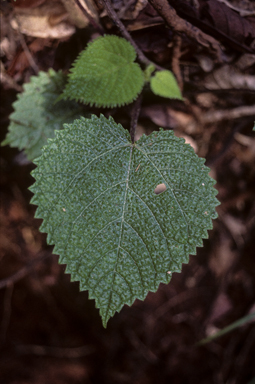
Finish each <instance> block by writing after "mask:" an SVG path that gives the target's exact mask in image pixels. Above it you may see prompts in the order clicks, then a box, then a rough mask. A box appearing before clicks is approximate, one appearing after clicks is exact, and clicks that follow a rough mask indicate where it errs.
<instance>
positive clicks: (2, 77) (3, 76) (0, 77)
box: [0, 61, 23, 92]
mask: <svg viewBox="0 0 255 384" xmlns="http://www.w3.org/2000/svg"><path fill="white" fill-rule="evenodd" d="M0 82H1V83H3V84H4V83H5V84H7V85H8V86H9V87H10V88H13V89H15V91H17V92H22V91H23V88H22V87H21V86H20V85H19V84H17V83H16V81H15V80H14V79H13V78H12V77H11V76H9V75H8V74H7V73H6V71H5V68H4V65H3V63H2V61H0Z"/></svg>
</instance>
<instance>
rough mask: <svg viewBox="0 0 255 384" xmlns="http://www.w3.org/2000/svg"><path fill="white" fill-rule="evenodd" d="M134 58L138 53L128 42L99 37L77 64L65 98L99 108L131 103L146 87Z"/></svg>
mask: <svg viewBox="0 0 255 384" xmlns="http://www.w3.org/2000/svg"><path fill="white" fill-rule="evenodd" d="M135 58H136V52H135V50H134V48H133V47H132V45H131V44H130V43H129V42H128V41H127V40H125V39H123V38H121V37H118V36H109V35H108V36H104V37H99V38H98V39H96V40H94V41H93V42H91V43H90V44H88V47H87V48H86V49H85V50H84V51H83V52H82V53H81V54H80V56H79V57H78V59H77V60H76V62H75V63H74V66H73V68H72V69H71V73H70V75H69V81H68V84H67V86H66V88H65V90H64V93H63V96H62V97H63V98H64V99H67V98H69V99H73V100H76V101H80V102H83V103H85V104H91V105H93V104H94V105H96V106H98V107H116V106H121V105H124V104H128V103H131V102H132V101H133V100H134V99H135V98H136V97H137V95H138V94H139V92H141V90H142V87H143V85H144V74H143V72H142V70H141V68H140V66H139V65H138V64H137V63H134V60H135Z"/></svg>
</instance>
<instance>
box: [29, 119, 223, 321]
mask: <svg viewBox="0 0 255 384" xmlns="http://www.w3.org/2000/svg"><path fill="white" fill-rule="evenodd" d="M36 164H37V168H36V169H35V170H34V171H33V173H32V174H33V177H34V178H35V179H36V182H35V184H34V185H33V186H32V187H31V190H32V191H33V192H34V197H33V199H32V203H33V204H36V205H38V208H37V211H36V217H38V218H42V219H43V224H42V226H41V228H40V229H41V231H42V232H47V233H48V237H47V241H48V243H49V244H55V248H54V252H55V253H57V254H59V255H60V259H59V261H60V262H61V263H64V264H67V268H66V272H67V273H70V274H71V279H72V280H73V281H77V280H78V281H80V289H81V290H85V289H86V290H89V297H90V298H91V299H92V298H93V299H95V300H96V306H97V307H98V308H100V314H101V316H102V320H103V324H104V326H106V324H107V321H108V319H109V318H110V317H111V316H113V315H114V313H115V312H116V311H120V310H121V308H122V307H123V305H124V304H128V305H131V304H132V303H133V302H134V300H135V299H136V298H138V299H141V300H143V299H144V298H145V297H146V295H147V293H148V292H149V291H153V292H155V291H156V290H157V288H158V285H159V283H161V282H163V283H168V282H169V281H170V279H171V275H172V273H173V272H180V271H181V268H182V263H187V262H188V259H189V254H196V247H197V246H200V247H201V246H202V245H203V243H202V238H207V237H208V235H207V230H208V229H211V228H212V223H211V219H212V218H215V217H216V216H217V214H216V212H215V206H216V205H218V200H217V199H216V198H215V195H216V193H217V191H216V190H215V189H214V188H213V185H214V180H213V179H211V178H210V177H209V176H208V171H209V168H207V167H206V166H205V165H204V159H201V158H199V157H198V156H197V155H196V154H195V153H194V150H193V149H192V148H191V146H190V145H188V144H185V141H184V139H181V138H177V137H175V136H174V134H173V132H172V131H165V132H164V131H163V130H161V131H160V132H154V133H152V134H151V135H150V136H142V137H141V138H140V140H139V141H138V142H136V143H135V144H132V143H131V141H130V136H129V133H128V132H127V131H126V130H124V128H123V127H122V126H121V125H120V124H116V123H115V122H114V120H113V119H112V118H110V119H109V120H107V119H106V118H105V117H104V116H102V115H101V117H100V118H97V117H96V116H92V118H91V119H90V120H89V119H84V118H82V119H81V120H76V121H75V122H74V123H73V124H71V125H67V126H66V128H65V129H64V130H63V131H57V132H56V138H55V139H51V140H49V144H48V146H46V147H44V149H43V154H42V156H41V157H40V158H39V159H37V160H36ZM160 184H164V185H165V187H166V188H164V191H161V192H160V193H159V194H157V193H156V192H155V189H156V187H157V186H158V185H160Z"/></svg>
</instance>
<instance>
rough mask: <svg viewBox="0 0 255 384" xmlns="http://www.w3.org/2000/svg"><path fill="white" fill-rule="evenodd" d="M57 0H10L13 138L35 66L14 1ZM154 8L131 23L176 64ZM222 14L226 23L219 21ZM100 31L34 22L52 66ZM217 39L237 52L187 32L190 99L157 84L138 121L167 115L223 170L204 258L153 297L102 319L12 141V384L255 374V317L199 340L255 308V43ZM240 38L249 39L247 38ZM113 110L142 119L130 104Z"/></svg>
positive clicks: (7, 314)
mask: <svg viewBox="0 0 255 384" xmlns="http://www.w3.org/2000/svg"><path fill="white" fill-rule="evenodd" d="M56 2H57V1H55V2H54V3H56ZM43 3H45V1H42V0H41V1H39V0H38V1H28V0H26V1H23V2H21V1H17V3H16V4H14V2H13V4H10V3H7V2H2V3H1V15H2V23H1V42H3V41H5V43H4V44H2V43H1V44H2V45H1V60H2V63H3V67H2V69H1V74H2V83H1V105H0V112H1V120H0V123H1V132H0V133H1V137H0V139H1V141H2V140H3V139H4V137H5V135H6V132H7V128H8V123H9V120H8V116H9V115H10V113H11V112H12V111H13V109H12V103H13V102H14V101H15V100H16V97H17V92H18V91H20V90H21V87H22V84H23V83H24V82H27V81H29V78H30V76H31V75H34V74H35V70H34V69H33V68H32V67H31V62H30V61H29V58H28V56H27V53H26V50H24V44H23V45H22V44H21V35H20V32H18V31H15V30H14V29H13V28H12V27H11V24H10V20H11V19H12V17H13V11H14V10H13V8H14V6H15V7H16V10H17V8H19V7H20V8H22V7H23V6H25V9H27V13H28V14H29V12H30V10H31V9H34V8H37V7H38V9H40V6H41V5H42V4H43ZM136 3H137V2H135V1H134V2H133V3H132V4H131V3H130V4H131V5H130V7H129V8H128V9H129V10H130V9H131V10H132V9H134V6H135V4H136ZM173 3H174V2H173ZM186 3H189V4H191V2H189V1H187V2H186ZM202 3H203V2H201V1H200V4H202ZM232 3H233V4H234V5H235V6H240V4H241V2H239V3H238V2H232ZM125 4H126V2H116V3H115V8H116V10H118V11H120V10H123V9H124V8H123V7H124V5H125ZM211 4H212V2H210V5H211ZM244 4H245V2H244ZM247 4H248V5H249V4H250V3H249V1H247ZM132 7H133V8H132ZM248 8H249V7H248ZM23 9H24V8H23ZM208 9H209V10H208ZM208 9H207V10H208V12H210V9H211V8H208ZM100 12H101V11H100ZM122 13H123V14H124V15H125V12H124V11H123V12H122ZM237 15H239V14H238V13H237ZM184 16H185V15H183V14H182V17H184ZM213 16H214V14H212V15H211V19H212V20H213ZM153 17H158V15H157V14H156V13H155V11H154V10H153V9H152V7H150V6H147V8H146V7H145V8H144V9H143V10H142V11H141V13H140V16H137V17H136V18H135V16H134V15H133V19H132V15H131V16H130V18H129V19H127V20H126V21H125V19H124V17H123V19H124V22H125V23H126V25H127V26H129V28H130V25H131V26H132V25H135V23H137V22H138V21H139V22H140V25H142V26H140V29H137V30H136V31H134V32H132V36H133V37H134V38H135V40H136V41H137V43H139V44H140V47H141V48H142V49H143V51H144V53H145V54H146V55H147V56H148V57H150V59H151V60H154V61H156V62H157V63H158V64H159V65H161V66H163V67H165V68H170V69H171V65H172V64H171V63H172V57H173V55H174V54H175V52H176V43H175V40H174V35H173V33H172V32H171V30H170V29H168V28H166V27H165V25H164V23H163V21H162V20H161V23H159V24H158V25H152V24H153V22H152V19H153ZM198 17H200V18H201V17H202V16H201V15H200V16H199V15H198ZM248 19H249V18H248ZM253 19H254V18H253ZM250 20H252V17H251V18H250ZM200 22H201V20H200ZM101 23H102V24H103V25H104V27H105V29H106V30H107V31H108V32H111V33H117V30H116V29H115V28H114V27H113V25H112V24H111V22H110V20H109V19H108V18H107V17H106V16H102V17H101ZM146 23H147V24H146ZM211 23H213V21H211ZM145 25H146V26H145ZM148 25H149V27H148ZM214 27H215V28H216V29H217V28H219V26H218V25H215V23H214ZM229 28H230V27H229ZM233 28H234V27H233ZM230 29H231V28H230ZM211 33H212V32H211ZM95 35H96V31H95V29H94V27H92V26H88V27H87V28H85V29H77V30H76V32H75V33H74V34H73V35H72V36H70V37H68V38H65V39H63V38H61V37H59V38H55V39H51V38H40V37H33V36H27V35H25V34H22V36H23V39H24V41H25V44H26V47H27V48H28V50H29V52H30V53H31V55H32V58H33V60H34V62H35V63H36V66H37V67H38V69H39V70H45V71H46V70H48V68H50V67H53V68H54V69H56V70H58V69H63V70H64V71H66V72H67V71H68V69H69V67H70V65H71V63H72V61H73V60H74V59H75V57H76V56H77V54H78V53H79V52H80V51H81V50H82V49H83V48H84V47H85V46H86V43H87V42H88V41H89V40H90V39H91V38H92V36H95ZM217 38H218V39H219V41H221V44H223V45H222V46H223V48H224V52H225V54H226V57H227V59H226V58H225V59H224V60H223V62H221V63H220V62H218V61H217V58H215V55H214V53H213V51H212V50H211V49H210V48H208V49H205V48H204V47H201V46H200V45H199V44H198V43H197V44H196V43H195V42H194V41H193V40H190V39H189V37H188V36H185V35H182V36H181V41H182V47H181V51H182V54H181V57H180V60H179V61H178V65H179V68H180V71H181V75H182V80H183V82H184V88H183V94H184V97H185V102H179V101H171V100H170V101H169V100H166V99H163V98H160V97H156V96H153V95H152V94H151V93H150V92H149V91H147V93H146V94H145V97H144V101H143V105H142V110H141V115H140V116H141V117H140V120H139V127H138V130H137V132H138V133H139V132H145V133H150V132H151V131H152V130H155V129H158V125H161V126H163V127H164V128H165V129H174V130H175V133H176V134H177V135H178V136H184V137H185V138H186V139H187V140H188V141H189V142H190V143H191V144H192V146H193V147H194V148H195V150H196V152H197V153H198V155H199V156H203V157H206V160H207V164H208V165H209V166H210V167H211V175H212V177H214V178H215V179H216V181H217V184H216V188H217V190H218V192H219V193H218V196H217V197H218V199H219V200H220V202H221V205H220V206H219V207H218V208H217V211H218V215H219V217H218V219H216V220H214V228H213V230H211V231H209V239H207V240H204V247H203V248H199V249H198V250H197V256H191V257H190V262H189V264H188V265H184V266H183V270H182V272H181V273H180V274H176V273H175V274H173V278H172V280H171V282H170V284H168V285H163V284H161V285H160V287H159V290H158V292H156V293H149V294H148V296H147V298H146V299H145V301H144V302H141V301H139V300H137V301H135V303H134V305H133V306H132V307H131V308H130V307H127V306H124V308H123V309H122V310H121V312H120V313H119V314H116V315H115V316H114V317H113V318H112V319H111V320H110V321H109V323H108V327H107V329H104V328H103V327H102V324H101V319H100V317H99V313H98V310H97V309H96V308H95V305H94V301H91V300H88V295H87V293H86V292H79V285H78V283H71V282H70V276H69V275H65V273H64V271H65V266H63V265H58V256H56V255H52V253H51V250H52V248H51V247H49V246H47V245H46V235H45V234H41V233H40V232H39V230H38V228H39V226H40V223H41V221H40V220H38V219H34V213H35V209H36V207H35V206H32V205H30V204H29V201H30V199H31V197H32V193H31V192H30V191H29V190H28V187H29V186H30V185H31V184H32V183H33V178H32V176H31V175H30V172H31V170H32V169H34V167H35V166H34V165H33V164H32V163H29V162H28V161H27V160H26V158H25V155H24V154H23V153H22V152H19V151H18V150H17V149H11V148H10V147H8V146H6V147H2V148H1V157H0V167H1V168H0V170H1V192H0V196H1V211H0V219H1V237H0V288H1V290H0V314H1V315H0V316H1V317H0V353H1V358H0V383H1V384H46V383H47V384H65V383H66V384H78V383H88V384H91V383H101V384H103V383H109V384H110V383H111V384H114V383H116V384H117V383H118V384H122V383H123V384H124V383H137V384H150V383H153V384H154V383H160V384H161V383H173V384H200V383H201V384H204V383H205V384H223V383H226V384H248V383H249V382H251V380H252V379H253V378H254V377H255V327H254V321H253V322H249V323H247V324H245V325H244V326H242V327H240V328H238V329H236V330H234V331H232V332H230V333H228V334H227V335H225V336H222V337H221V338H218V339H216V340H214V341H212V342H210V343H208V344H206V345H204V346H197V345H196V343H198V342H199V341H200V340H201V339H202V338H204V337H206V336H209V335H211V334H213V333H214V332H216V331H217V330H219V329H222V328H223V327H225V326H227V325H229V324H230V323H231V322H233V321H236V320H238V319H239V318H240V317H243V316H246V315H247V314H249V313H252V312H254V311H255V251H254V250H255V221H254V215H255V199H254V197H255V166H254V164H255V135H254V133H252V127H253V125H254V123H253V122H254V120H255V116H254V115H252V113H250V112H249V113H245V112H242V113H241V115H240V116H237V117H235V118H234V117H233V113H232V114H231V111H233V110H236V109H238V108H239V107H240V106H246V107H252V106H253V105H254V99H255V86H254V81H255V80H254V66H253V64H254V63H255V60H254V54H252V53H250V52H245V51H244V50H245V49H243V51H242V50H241V49H240V47H239V48H238V47H236V46H235V47H233V45H232V46H229V45H228V44H227V43H226V41H224V40H221V36H219V35H217ZM235 38H236V39H237V40H238V44H239V45H240V44H241V45H242V44H243V45H245V44H246V48H247V44H248V43H247V40H246V41H245V42H244V40H243V41H241V38H240V36H239V38H237V37H235ZM4 39H5V40H4ZM224 44H225V45H224ZM247 57H248V58H247ZM241 58H243V60H246V61H245V62H246V66H244V68H245V69H242V70H241V69H240V67H238V65H237V63H238V60H239V61H240V59H241ZM203 60H204V61H203ZM247 60H248V61H247ZM249 60H250V61H249ZM252 60H254V62H253V61H252ZM203 63H207V64H208V63H209V64H210V65H212V68H211V70H209V71H208V70H207V69H206V71H205V68H204V64H203ZM249 63H251V64H249ZM209 64H208V65H209ZM226 65H228V66H229V68H230V69H228V71H226V73H227V72H230V71H231V70H234V71H235V76H232V77H231V79H227V80H226V81H227V82H228V83H227V88H226V87H225V88H224V87H223V86H222V84H221V80H219V84H218V87H216V86H215V84H214V89H212V87H213V86H212V84H213V80H212V79H213V78H214V79H215V77H216V75H217V73H216V71H217V70H219V69H221V68H223V67H224V66H226ZM215 74H216V75H215ZM209 75H211V76H212V79H211V80H210V78H209V80H208V76H209ZM244 75H247V76H250V77H251V79H252V76H253V86H252V85H250V86H248V85H247V84H246V86H245V85H244V86H239V87H238V86H236V83H235V80H238V79H239V80H240V79H241V80H242V79H243V78H242V76H244ZM221 78H222V77H221ZM241 80H240V81H241ZM210 81H211V82H210ZM208 84H209V85H208ZM243 84H245V83H243ZM250 84H252V80H251V83H250ZM253 87H254V88H253ZM87 109H88V108H87V107H84V111H86V110H87ZM90 110H91V108H90ZM100 111H101V110H97V109H93V112H94V113H99V112H100ZM222 111H225V115H226V116H225V117H224V118H220V119H219V118H217V116H216V113H217V112H221V113H222ZM103 112H104V113H105V114H106V115H109V114H111V115H112V116H114V118H115V119H116V120H117V121H118V122H121V123H123V125H124V126H126V127H128V126H129V121H130V108H129V107H123V108H121V109H119V110H117V109H114V110H104V111H103ZM209 113H211V115H210V116H211V118H209V117H208V116H209V115H208V114H209ZM10 277H11V278H10ZM252 382H254V381H252Z"/></svg>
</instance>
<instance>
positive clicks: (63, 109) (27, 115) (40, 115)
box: [1, 69, 82, 160]
mask: <svg viewBox="0 0 255 384" xmlns="http://www.w3.org/2000/svg"><path fill="white" fill-rule="evenodd" d="M64 84H65V76H64V75H63V74H62V72H58V73H57V72H55V71H54V70H52V69H51V70H49V72H39V74H38V76H32V77H31V79H30V83H28V84H25V85H24V92H23V93H21V94H19V95H18V100H17V101H15V102H14V103H13V107H14V112H13V113H12V114H11V115H10V125H9V127H8V134H7V136H6V138H5V140H4V141H3V142H2V143H1V145H7V144H9V145H10V146H11V147H18V148H19V149H20V150H21V149H24V150H25V153H26V155H27V158H28V159H29V160H33V159H34V158H36V157H38V156H40V154H41V148H42V147H43V145H44V144H46V143H47V138H50V137H53V136H54V131H55V130H57V129H61V128H63V124H64V123H69V122H72V121H73V120H74V119H75V118H76V119H77V118H79V117H80V114H81V112H82V109H81V108H80V107H79V106H78V104H76V103H75V102H73V101H72V102H70V101H68V102H67V101H63V100H62V101H60V102H58V103H56V104H55V101H56V99H57V97H58V96H59V95H60V94H61V92H62V91H63V88H64Z"/></svg>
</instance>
